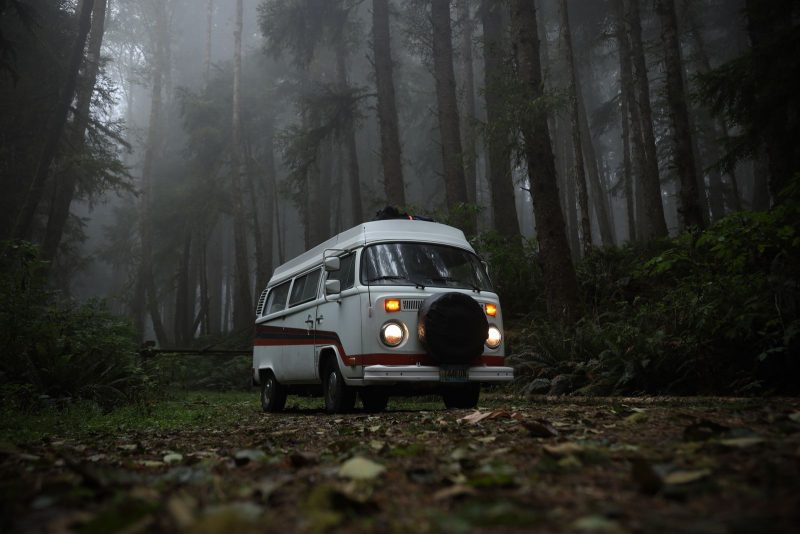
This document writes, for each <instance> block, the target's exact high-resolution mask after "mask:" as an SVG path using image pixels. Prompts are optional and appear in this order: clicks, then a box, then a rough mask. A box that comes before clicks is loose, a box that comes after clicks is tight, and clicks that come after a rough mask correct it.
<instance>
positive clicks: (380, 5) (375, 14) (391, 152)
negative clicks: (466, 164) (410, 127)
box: [372, 0, 406, 206]
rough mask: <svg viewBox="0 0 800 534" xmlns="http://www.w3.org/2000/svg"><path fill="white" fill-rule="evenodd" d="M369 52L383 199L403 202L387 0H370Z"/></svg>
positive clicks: (393, 202) (403, 190)
mask: <svg viewBox="0 0 800 534" xmlns="http://www.w3.org/2000/svg"><path fill="white" fill-rule="evenodd" d="M372 53H373V55H374V58H373V61H374V62H375V65H374V66H375V85H376V86H377V90H378V123H379V125H380V131H381V164H382V165H383V184H384V190H385V191H386V201H387V202H388V203H389V204H394V205H397V206H405V204H406V194H405V186H404V184H403V161H402V152H401V148H400V134H399V133H398V121H397V104H396V103H395V93H394V75H393V72H392V71H393V64H392V45H391V40H390V34H389V0H373V1H372Z"/></svg>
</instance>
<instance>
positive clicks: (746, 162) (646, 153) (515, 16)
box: [0, 0, 797, 345]
mask: <svg viewBox="0 0 800 534" xmlns="http://www.w3.org/2000/svg"><path fill="white" fill-rule="evenodd" d="M750 4H754V5H750ZM755 4H760V2H745V0H657V1H650V0H647V1H644V0H560V1H559V0H538V1H537V2H536V7H537V8H538V9H535V10H534V9H533V2H526V1H511V2H501V1H481V0H453V1H451V2H447V1H444V0H432V1H431V0H238V1H237V0H164V1H156V0H94V1H93V2H92V1H91V0H81V1H78V2H75V1H68V0H60V1H52V0H5V1H3V2H2V3H0V13H2V36H1V37H2V39H1V40H0V43H2V55H0V86H1V87H2V88H1V89H0V91H1V92H0V106H2V108H1V111H0V117H2V118H0V135H1V142H2V149H0V159H2V165H1V166H0V179H2V183H3V195H2V201H0V203H1V204H2V211H1V212H0V213H1V214H0V237H2V238H3V239H8V238H23V239H28V240H30V241H33V242H35V243H38V244H39V245H41V251H42V254H43V258H44V259H46V260H47V261H50V262H51V263H50V267H49V268H48V276H49V279H50V281H51V284H52V286H53V287H54V288H57V289H58V290H59V291H60V292H62V293H63V294H64V295H68V296H72V297H75V298H77V299H79V300H85V299H88V298H95V297H99V298H103V299H107V302H108V305H109V306H110V308H111V310H112V311H113V312H115V313H118V314H122V315H125V316H127V317H129V318H130V319H131V320H132V321H133V323H134V326H135V328H136V329H137V331H138V332H139V335H140V337H141V339H158V342H159V343H160V344H161V345H182V344H184V345H185V344H187V343H190V342H191V341H192V340H193V339H195V338H198V337H202V336H209V335H219V334H222V333H225V332H234V333H235V332H237V331H240V330H242V329H244V330H246V329H247V328H248V327H249V326H250V325H251V323H252V315H253V314H252V310H253V309H254V306H255V302H256V300H257V299H258V296H259V294H260V293H261V291H262V290H263V288H264V287H265V286H266V283H267V281H268V279H269V277H270V275H271V273H272V270H273V269H274V268H275V267H276V266H277V265H279V264H281V263H283V262H284V261H286V260H288V259H291V258H292V257H294V256H296V255H298V254H299V253H301V252H303V251H305V250H307V249H308V248H310V247H312V246H314V245H316V244H318V243H320V242H322V241H324V240H325V239H328V238H329V237H331V236H333V235H335V234H336V233H338V232H341V231H342V230H345V229H347V228H350V227H352V226H354V225H357V224H359V223H361V222H363V221H368V220H370V219H372V218H373V217H374V215H375V213H376V212H377V211H378V210H380V209H381V208H383V207H385V206H387V205H391V206H397V207H399V208H400V210H401V211H402V212H408V213H413V214H419V215H425V216H428V217H433V218H434V219H436V220H437V221H440V222H445V223H448V224H452V225H455V226H457V227H459V228H461V229H463V230H464V231H465V233H466V234H467V236H468V237H476V236H485V235H490V234H491V235H499V236H501V237H502V238H503V239H507V240H517V241H519V240H520V239H521V238H525V239H527V240H529V242H530V243H534V244H533V247H534V249H537V247H540V248H541V250H540V253H541V258H540V260H538V261H540V262H541V264H542V269H543V272H544V275H543V276H544V280H545V283H546V284H549V286H548V287H551V288H552V287H556V286H558V287H561V285H562V284H564V283H566V284H567V285H570V284H571V285H572V286H574V284H575V282H574V274H572V276H573V280H572V282H569V281H567V282H563V280H561V281H560V280H555V278H554V277H559V276H561V274H560V273H561V271H563V269H559V268H554V267H548V265H550V266H552V265H559V263H558V262H559V261H561V264H562V265H565V264H569V265H570V267H569V270H570V271H571V270H572V267H571V265H572V264H576V263H578V262H580V261H581V258H583V257H584V256H585V255H586V254H587V253H590V252H591V251H592V250H595V249H599V248H602V247H616V246H622V245H625V244H626V243H635V242H639V243H642V242H647V241H650V240H653V239H658V238H662V237H665V236H667V235H670V236H675V235H678V234H679V233H680V232H682V231H683V230H684V229H686V228H687V227H696V228H705V227H708V226H709V225H711V224H714V223H715V222H717V221H719V220H720V219H722V218H723V217H725V216H726V215H728V214H731V213H734V212H738V211H742V210H765V209H768V208H769V207H770V206H771V205H772V203H773V202H774V201H775V197H776V194H777V192H778V191H780V189H781V187H779V186H781V185H785V181H784V182H781V180H788V178H786V177H788V176H791V172H788V173H784V174H783V176H784V178H780V177H777V178H776V176H777V173H778V171H777V170H776V169H777V166H778V163H777V159H778V158H777V157H776V156H775V155H774V154H773V152H774V151H770V147H774V145H768V144H769V143H770V142H772V141H774V140H781V137H784V138H785V137H786V136H785V135H784V136H782V135H780V134H778V135H776V134H775V131H774V129H773V130H770V129H769V127H764V128H762V129H761V130H758V131H757V132H756V133H761V134H763V135H762V136H761V137H759V138H758V139H755V138H754V137H753V136H752V135H750V134H751V133H752V132H751V130H752V128H750V125H749V124H747V123H745V122H744V121H741V120H739V121H738V122H737V117H735V116H733V115H732V114H731V113H727V110H726V108H725V106H726V102H725V99H726V98H728V97H727V96H726V95H725V94H724V93H725V91H724V87H725V86H724V84H722V85H721V82H720V81H719V79H720V76H722V75H723V74H724V73H720V72H719V71H717V70H715V69H718V68H719V67H720V66H724V65H729V64H730V62H731V61H733V60H735V59H736V58H739V57H742V56H743V55H745V54H747V53H748V51H749V50H751V48H752V47H753V46H754V44H757V43H754V42H753V40H754V39H757V38H758V36H759V35H762V34H763V32H764V31H767V33H769V28H773V29H774V28H777V27H779V26H780V24H781V23H782V22H781V20H782V19H785V20H788V21H790V22H788V24H792V22H791V21H792V20H794V21H795V23H796V20H797V9H795V7H796V6H795V7H791V2H789V3H787V2H783V3H781V2H774V3H772V4H774V6H773V7H772V8H769V7H764V6H762V7H761V8H759V7H758V6H757V5H755ZM746 8H747V9H746ZM759 9H760V10H759ZM776 10H777V11H776ZM781 10H783V11H781ZM781 13H783V14H784V15H786V16H785V17H782V16H781ZM748 16H749V18H748ZM759 24H760V25H761V26H760V27H759V26H758V25H759ZM770 25H771V26H770ZM764 28H767V30H764ZM759 32H762V33H761V34H759ZM715 72H716V73H717V74H716V75H717V77H716V78H715V77H714V76H713V74H714V73H715ZM768 72H769V73H770V74H772V75H776V76H778V77H779V78H780V76H781V75H780V73H778V74H775V70H774V69H773V70H768ZM703 76H706V77H705V78H704V77H703ZM757 81H758V80H756V82H757ZM715 83H716V84H717V85H716V86H715V85H714V84H715ZM781 83H782V82H781V80H778V83H777V84H776V86H780V85H781ZM795 83H796V82H795ZM789 89H791V85H789V86H788V88H787V89H786V90H787V91H789ZM715 91H716V92H715ZM777 93H780V90H778V91H777ZM761 96H763V93H762V95H761ZM784 96H785V95H784ZM759 98H760V97H759ZM775 98H781V95H780V94H778V95H777V96H776V97H775ZM795 100H796V95H795ZM733 107H734V108H735V107H736V105H735V104H734V105H733ZM795 111H796V108H795ZM794 120H795V121H796V118H795V119H794ZM791 131H792V130H791V128H790V127H787V129H785V130H783V132H784V133H786V134H789V133H791ZM770 136H771V137H770ZM789 137H790V138H791V135H789ZM775 142H777V141H775ZM781 142H783V143H786V140H785V139H782V140H781ZM765 146H767V148H766V149H765V148H764V147H765ZM784 148H785V147H784ZM737 150H738V151H739V152H738V153H737V152H736V151H737ZM787 150H788V151H789V152H792V150H794V152H796V148H795V149H791V148H790V149H787ZM576 156H577V157H576ZM791 157H794V158H795V159H794V163H796V162H797V159H796V154H793V155H791V156H787V158H788V159H789V160H791ZM787 158H784V159H787ZM787 165H789V166H788V167H787V166H784V168H783V170H784V171H791V170H796V167H794V169H792V167H791V162H790V163H789V164H787ZM537 202H538V204H537ZM537 218H539V219H540V220H541V221H542V223H541V224H540V225H539V226H541V227H537V223H536V219H537ZM554 221H555V222H554ZM545 226H546V227H545ZM553 236H555V237H553ZM554 256H560V259H557V260H552V257H554ZM548 257H549V258H550V259H548ZM565 258H566V263H564V261H565ZM553 284H555V286H554V285H553ZM573 291H574V290H573ZM567 293H569V292H568V291H567Z"/></svg>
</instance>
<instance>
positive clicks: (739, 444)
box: [719, 436, 764, 449]
mask: <svg viewBox="0 0 800 534" xmlns="http://www.w3.org/2000/svg"><path fill="white" fill-rule="evenodd" d="M763 442H764V438H760V437H758V436H749V437H742V438H729V439H721V440H719V444H720V445H724V446H725V447H732V448H737V449H744V448H747V447H752V446H753V445H758V444H759V443H763Z"/></svg>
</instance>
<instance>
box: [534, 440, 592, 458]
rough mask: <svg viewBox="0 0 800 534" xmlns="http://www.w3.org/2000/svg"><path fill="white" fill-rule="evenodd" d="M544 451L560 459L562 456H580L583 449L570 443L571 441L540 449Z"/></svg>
mask: <svg viewBox="0 0 800 534" xmlns="http://www.w3.org/2000/svg"><path fill="white" fill-rule="evenodd" d="M542 448H543V449H544V451H545V452H546V453H547V454H549V455H551V456H555V457H557V458H561V457H563V456H569V455H571V454H573V455H574V454H580V453H581V452H582V451H583V447H581V446H580V445H578V444H577V443H572V442H571V441H567V442H565V443H557V444H555V445H545V446H544V447H542Z"/></svg>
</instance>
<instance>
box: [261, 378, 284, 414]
mask: <svg viewBox="0 0 800 534" xmlns="http://www.w3.org/2000/svg"><path fill="white" fill-rule="evenodd" d="M284 406H286V386H284V385H283V384H281V383H280V382H278V379H277V378H275V375H274V374H272V371H267V372H266V373H264V375H263V376H262V377H261V409H262V410H264V411H265V412H280V411H281V410H283V407H284Z"/></svg>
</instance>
